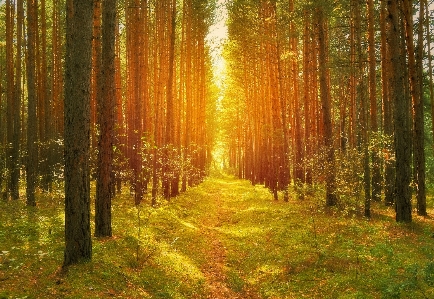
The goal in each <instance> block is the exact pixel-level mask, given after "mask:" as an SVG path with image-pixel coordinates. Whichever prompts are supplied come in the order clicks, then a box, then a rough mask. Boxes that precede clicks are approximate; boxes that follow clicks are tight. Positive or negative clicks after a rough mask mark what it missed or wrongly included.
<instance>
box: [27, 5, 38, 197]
mask: <svg viewBox="0 0 434 299" xmlns="http://www.w3.org/2000/svg"><path fill="white" fill-rule="evenodd" d="M36 10H37V2H36V1H35V0H27V68H26V70H27V93H28V97H27V107H28V109H27V114H28V116H27V163H26V173H27V177H26V197H27V205H29V206H35V205H36V200H35V189H36V183H37V182H36V176H37V167H38V160H37V159H38V147H37V136H38V132H37V128H38V127H37V116H36V107H37V97H36V67H35V60H36V53H35V48H36V22H37V18H36V16H37V14H36Z"/></svg>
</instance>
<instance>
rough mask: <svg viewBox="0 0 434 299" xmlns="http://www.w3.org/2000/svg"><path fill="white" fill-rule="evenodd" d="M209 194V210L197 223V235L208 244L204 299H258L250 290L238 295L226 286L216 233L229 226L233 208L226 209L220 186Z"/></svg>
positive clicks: (220, 242) (224, 253) (222, 245)
mask: <svg viewBox="0 0 434 299" xmlns="http://www.w3.org/2000/svg"><path fill="white" fill-rule="evenodd" d="M216 187H217V188H216V189H215V190H213V192H210V193H209V196H210V200H209V203H210V205H211V206H210V207H209V209H208V210H207V211H208V213H207V214H204V215H203V217H202V219H201V223H202V228H201V234H202V236H203V238H204V239H205V240H206V243H207V244H209V246H208V247H207V251H206V252H205V255H206V256H207V263H206V264H205V265H204V266H203V267H202V269H201V270H202V272H203V274H204V276H205V278H206V283H207V287H206V288H207V291H208V294H207V297H206V298H208V299H244V298H259V297H258V296H257V295H255V294H254V292H253V291H252V290H246V289H244V290H243V291H242V292H235V291H234V290H232V289H231V287H230V286H229V285H228V277H227V276H226V272H227V270H228V268H229V266H228V264H227V259H226V257H227V253H228V249H227V248H226V247H225V242H224V238H225V236H224V234H223V232H222V231H221V230H220V229H219V228H221V227H222V226H224V225H230V221H231V217H232V216H233V215H234V213H235V212H234V211H235V209H234V208H235V207H232V206H230V201H228V200H227V198H226V197H227V192H225V190H226V189H227V188H228V186H225V185H224V184H223V183H222V182H220V184H219V186H216Z"/></svg>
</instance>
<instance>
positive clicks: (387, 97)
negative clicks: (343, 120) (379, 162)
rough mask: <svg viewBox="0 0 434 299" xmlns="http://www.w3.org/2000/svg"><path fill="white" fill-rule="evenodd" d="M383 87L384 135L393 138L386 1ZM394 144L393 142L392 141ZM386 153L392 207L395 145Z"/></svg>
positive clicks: (386, 195) (383, 9) (387, 201)
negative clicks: (392, 153) (393, 153)
mask: <svg viewBox="0 0 434 299" xmlns="http://www.w3.org/2000/svg"><path fill="white" fill-rule="evenodd" d="M380 26H381V85H382V89H381V90H382V99H383V123H384V125H383V126H384V134H385V135H386V136H387V137H390V138H391V137H392V136H393V101H392V96H391V90H392V85H391V75H392V73H391V59H390V52H391V51H390V45H389V43H388V41H387V36H388V32H389V31H390V28H391V24H390V19H389V18H388V17H387V4H386V2H385V1H382V2H381V15H380ZM392 142H393V140H392ZM386 146H387V147H386V151H387V152H390V154H388V155H386V161H385V167H384V168H385V169H384V202H385V204H386V205H388V206H391V205H393V204H394V200H395V199H394V198H395V161H394V160H393V159H391V156H392V155H391V152H392V151H393V148H394V146H393V144H390V145H389V144H386Z"/></svg>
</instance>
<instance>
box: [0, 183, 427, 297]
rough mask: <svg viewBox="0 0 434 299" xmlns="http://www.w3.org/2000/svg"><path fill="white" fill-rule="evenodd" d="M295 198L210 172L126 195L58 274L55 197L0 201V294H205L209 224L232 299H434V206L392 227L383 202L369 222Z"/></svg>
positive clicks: (315, 197)
mask: <svg viewBox="0 0 434 299" xmlns="http://www.w3.org/2000/svg"><path fill="white" fill-rule="evenodd" d="M296 193H297V192H295V191H292V194H291V195H292V198H294V199H293V200H291V201H290V202H289V203H284V202H282V201H277V202H276V201H272V200H271V195H270V193H269V192H268V191H267V189H265V188H264V187H262V186H251V185H250V184H249V183H248V182H245V181H240V180H236V179H234V178H231V177H227V176H224V175H220V176H218V177H217V176H215V177H212V178H208V179H207V180H206V181H205V182H204V183H203V184H201V185H200V186H198V187H195V188H191V189H189V190H188V192H186V193H184V194H182V195H181V196H179V197H178V198H175V199H172V201H171V202H165V201H161V202H160V205H159V206H158V207H156V208H150V207H149V206H148V205H147V203H146V202H144V203H143V204H141V205H140V206H135V205H134V199H133V197H132V196H131V195H130V194H129V193H128V192H127V190H124V192H123V193H122V194H121V195H118V196H117V197H116V198H115V200H114V202H113V231H114V236H113V237H112V238H94V239H93V259H92V261H91V262H88V263H83V264H79V265H75V266H72V267H70V268H69V269H68V271H66V272H63V271H61V264H62V261H63V235H64V230H63V222H64V214H63V202H62V198H61V196H59V195H56V194H54V193H53V194H51V195H50V194H41V195H39V196H38V207H37V208H28V207H26V206H25V203H24V200H20V201H7V202H6V201H0V298H108V297H113V298H207V293H208V289H209V287H210V286H209V283H210V282H209V279H208V278H207V277H206V274H205V273H206V271H204V269H206V268H207V267H209V264H210V263H212V262H213V261H210V260H209V259H210V256H211V257H212V254H210V251H211V250H212V249H211V246H210V245H209V244H210V241H212V240H210V239H209V238H210V237H209V236H210V235H209V234H206V233H205V230H210V229H211V230H213V232H214V233H213V234H212V236H213V237H217V238H218V239H219V241H220V242H221V244H222V246H223V248H224V250H225V256H224V275H223V277H220V278H219V279H221V280H223V282H224V283H225V284H226V285H227V286H228V288H231V289H232V291H233V292H235V293H237V294H238V295H239V298H434V238H432V234H433V229H434V228H433V224H434V222H433V220H432V218H431V217H432V212H433V211H432V209H430V210H429V214H430V217H426V218H423V217H418V216H415V217H414V222H413V223H412V224H397V223H396V222H395V221H394V217H393V210H392V209H391V208H387V207H384V206H383V205H382V204H381V203H374V204H373V213H372V219H371V220H367V219H365V218H363V217H361V216H360V215H358V214H357V213H348V212H345V211H342V210H341V209H327V208H325V207H324V203H323V197H322V196H321V195H322V193H321V190H320V189H319V190H317V191H312V192H311V193H310V195H309V196H306V197H304V199H303V200H298V199H296V198H299V197H297V196H296ZM216 215H217V216H216ZM210 217H215V218H216V219H217V220H218V224H216V225H215V227H208V226H209V223H210V222H209V219H210Z"/></svg>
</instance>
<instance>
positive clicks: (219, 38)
mask: <svg viewBox="0 0 434 299" xmlns="http://www.w3.org/2000/svg"><path fill="white" fill-rule="evenodd" d="M226 20H227V10H226V0H218V2H217V11H216V14H215V21H214V24H213V25H211V27H210V29H209V33H208V36H207V41H208V44H209V45H210V47H211V55H212V58H213V68H214V76H215V80H216V84H217V86H218V87H219V88H220V89H222V87H223V82H224V80H225V60H224V58H223V45H224V43H225V41H226V39H227V37H228V28H227V26H226Z"/></svg>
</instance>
